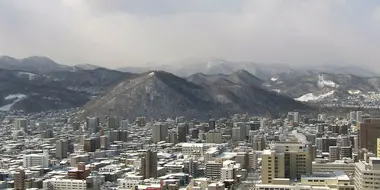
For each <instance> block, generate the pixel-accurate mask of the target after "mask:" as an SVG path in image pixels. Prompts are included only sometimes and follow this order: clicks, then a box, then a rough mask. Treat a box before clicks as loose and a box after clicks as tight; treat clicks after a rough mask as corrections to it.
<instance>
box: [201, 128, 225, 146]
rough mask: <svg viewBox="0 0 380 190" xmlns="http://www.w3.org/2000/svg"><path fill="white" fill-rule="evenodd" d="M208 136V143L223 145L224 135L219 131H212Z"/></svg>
mask: <svg viewBox="0 0 380 190" xmlns="http://www.w3.org/2000/svg"><path fill="white" fill-rule="evenodd" d="M205 135H206V142H207V143H216V144H221V143H222V133H221V132H220V131H217V130H211V131H209V132H207V133H205Z"/></svg>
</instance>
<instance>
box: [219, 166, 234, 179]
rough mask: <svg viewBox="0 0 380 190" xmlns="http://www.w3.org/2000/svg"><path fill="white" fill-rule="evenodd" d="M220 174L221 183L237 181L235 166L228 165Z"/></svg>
mask: <svg viewBox="0 0 380 190" xmlns="http://www.w3.org/2000/svg"><path fill="white" fill-rule="evenodd" d="M220 170H221V171H220V173H221V177H220V178H221V181H226V180H234V179H235V175H236V171H235V168H234V165H233V164H228V165H226V166H224V167H223V168H222V169H220Z"/></svg>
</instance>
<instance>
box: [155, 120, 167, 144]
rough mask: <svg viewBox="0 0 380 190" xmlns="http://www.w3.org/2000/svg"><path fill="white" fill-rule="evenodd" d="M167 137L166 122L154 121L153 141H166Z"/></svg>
mask: <svg viewBox="0 0 380 190" xmlns="http://www.w3.org/2000/svg"><path fill="white" fill-rule="evenodd" d="M167 137H168V124H167V123H155V124H154V125H153V131H152V141H153V143H158V142H161V141H166V138H167Z"/></svg>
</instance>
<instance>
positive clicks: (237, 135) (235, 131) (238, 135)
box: [232, 127, 245, 142]
mask: <svg viewBox="0 0 380 190" xmlns="http://www.w3.org/2000/svg"><path fill="white" fill-rule="evenodd" d="M244 136H245V129H244V128H241V127H233V128H232V141H233V142H238V141H242V140H243V139H244Z"/></svg>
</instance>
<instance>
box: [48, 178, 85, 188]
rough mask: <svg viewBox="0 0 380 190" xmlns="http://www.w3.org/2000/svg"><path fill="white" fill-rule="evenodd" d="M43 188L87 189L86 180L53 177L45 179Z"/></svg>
mask: <svg viewBox="0 0 380 190" xmlns="http://www.w3.org/2000/svg"><path fill="white" fill-rule="evenodd" d="M43 189H54V190H68V189H70V190H86V189H87V182H86V180H76V179H60V178H52V179H47V180H44V181H43Z"/></svg>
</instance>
